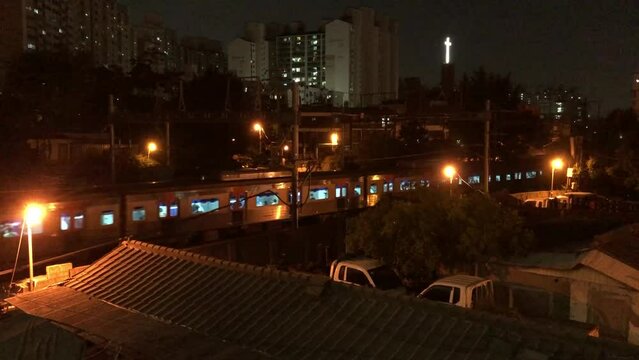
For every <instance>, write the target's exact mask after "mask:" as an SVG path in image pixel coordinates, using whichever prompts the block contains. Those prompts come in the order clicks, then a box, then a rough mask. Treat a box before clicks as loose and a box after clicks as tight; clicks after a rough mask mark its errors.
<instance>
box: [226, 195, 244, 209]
mask: <svg viewBox="0 0 639 360" xmlns="http://www.w3.org/2000/svg"><path fill="white" fill-rule="evenodd" d="M229 205H231V209H244V207H245V206H246V196H245V195H242V196H240V200H239V201H238V200H237V198H236V197H235V195H233V194H231V195H230V197H229Z"/></svg>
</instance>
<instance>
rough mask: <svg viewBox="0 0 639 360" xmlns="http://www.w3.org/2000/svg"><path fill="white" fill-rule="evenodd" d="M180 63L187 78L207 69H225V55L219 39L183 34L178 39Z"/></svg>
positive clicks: (200, 73) (221, 70)
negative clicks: (183, 35)
mask: <svg viewBox="0 0 639 360" xmlns="http://www.w3.org/2000/svg"><path fill="white" fill-rule="evenodd" d="M180 64H181V67H182V71H184V74H185V75H186V76H187V77H188V78H192V77H194V76H201V75H203V74H205V73H206V72H207V71H215V72H224V71H226V56H224V51H223V50H222V44H220V42H219V41H216V40H212V39H208V38H205V37H193V36H185V37H183V38H182V40H181V41H180Z"/></svg>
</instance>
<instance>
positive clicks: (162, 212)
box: [158, 202, 169, 219]
mask: <svg viewBox="0 0 639 360" xmlns="http://www.w3.org/2000/svg"><path fill="white" fill-rule="evenodd" d="M168 215H169V208H168V206H166V204H165V203H163V202H161V203H160V204H159V205H158V217H159V218H161V219H163V218H165V217H167V216H168Z"/></svg>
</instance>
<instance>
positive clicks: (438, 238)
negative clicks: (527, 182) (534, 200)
mask: <svg viewBox="0 0 639 360" xmlns="http://www.w3.org/2000/svg"><path fill="white" fill-rule="evenodd" d="M346 244H347V249H348V251H353V252H363V253H365V254H366V255H368V256H371V257H375V258H379V259H382V260H383V261H384V262H386V263H388V264H391V265H392V266H394V267H395V268H396V269H398V271H399V272H400V274H401V275H402V276H403V277H404V278H407V279H413V280H417V281H420V280H424V279H428V278H432V277H433V275H434V273H436V272H438V271H440V270H442V269H448V270H454V269H463V268H469V267H470V266H472V265H474V264H475V263H477V262H480V261H486V260H488V259H490V258H500V259H503V258H507V257H510V256H513V255H519V254H524V253H526V252H527V251H528V250H529V249H530V248H531V246H532V235H531V233H530V232H529V231H528V230H526V229H524V228H523V225H522V220H521V218H520V217H519V216H518V215H517V213H516V212H515V211H512V210H510V209H507V208H504V207H502V206H500V205H499V204H498V203H496V202H495V201H493V200H492V199H489V198H487V197H485V196H483V195H480V194H478V193H472V194H470V195H468V196H464V197H461V198H458V197H450V196H449V194H448V192H446V191H444V192H442V191H438V190H431V189H423V190H419V191H418V192H417V193H416V194H415V195H414V196H411V197H410V198H408V199H397V198H384V199H382V201H380V203H379V204H378V205H377V206H375V207H374V208H371V209H368V210H367V211H365V212H364V213H362V214H361V215H360V216H358V217H357V218H354V219H353V220H351V221H350V222H349V231H348V234H347V237H346Z"/></svg>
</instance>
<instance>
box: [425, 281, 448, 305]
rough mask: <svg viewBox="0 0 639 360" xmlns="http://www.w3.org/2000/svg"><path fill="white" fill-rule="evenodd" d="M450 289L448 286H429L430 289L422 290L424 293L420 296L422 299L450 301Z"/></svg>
mask: <svg viewBox="0 0 639 360" xmlns="http://www.w3.org/2000/svg"><path fill="white" fill-rule="evenodd" d="M451 290H452V289H451V288H450V286H442V285H435V286H433V287H431V288H430V289H428V290H426V292H424V294H423V295H421V297H422V298H424V299H428V300H432V301H441V302H445V303H448V302H450V291H451Z"/></svg>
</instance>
